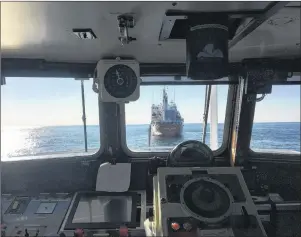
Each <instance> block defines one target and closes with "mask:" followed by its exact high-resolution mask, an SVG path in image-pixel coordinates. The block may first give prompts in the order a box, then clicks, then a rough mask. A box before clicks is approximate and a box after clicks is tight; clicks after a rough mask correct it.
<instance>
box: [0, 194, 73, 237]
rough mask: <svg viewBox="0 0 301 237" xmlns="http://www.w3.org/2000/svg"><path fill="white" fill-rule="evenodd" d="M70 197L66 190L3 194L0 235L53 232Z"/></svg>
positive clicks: (54, 233)
mask: <svg viewBox="0 0 301 237" xmlns="http://www.w3.org/2000/svg"><path fill="white" fill-rule="evenodd" d="M71 199H72V196H71V195H69V194H66V193H56V194H48V193H47V194H46V193H45V194H39V195H32V196H14V195H5V194H4V195H2V213H1V214H2V222H3V223H2V226H1V232H2V236H13V237H19V236H20V237H21V236H25V237H31V236H34V237H39V236H56V235H57V231H58V229H59V228H60V226H61V224H62V220H63V219H64V216H65V214H66V212H67V210H68V207H69V205H70V202H71Z"/></svg>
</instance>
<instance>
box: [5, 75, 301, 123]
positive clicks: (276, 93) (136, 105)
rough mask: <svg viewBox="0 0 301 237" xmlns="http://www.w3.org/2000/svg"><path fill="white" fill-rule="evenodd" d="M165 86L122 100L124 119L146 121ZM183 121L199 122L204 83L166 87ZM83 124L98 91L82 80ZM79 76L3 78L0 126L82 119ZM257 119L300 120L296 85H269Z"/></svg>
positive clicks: (222, 89)
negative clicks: (131, 101)
mask: <svg viewBox="0 0 301 237" xmlns="http://www.w3.org/2000/svg"><path fill="white" fill-rule="evenodd" d="M162 88H163V86H143V87H141V91H140V94H141V97H140V99H139V100H138V101H137V102H133V103H130V104H127V105H126V121H127V123H128V124H138V123H140V124H147V123H149V121H150V107H151V104H152V103H160V101H161V98H162ZM167 90H168V94H169V98H170V99H171V100H173V99H174V98H175V102H176V104H177V106H178V109H179V110H180V112H181V114H182V116H183V117H184V120H185V122H188V123H198V122H200V121H202V114H203V108H204V94H205V86H197V85H195V86H188V85H187V86H168V87H167ZM227 92H228V87H227V86H218V106H219V107H218V120H219V122H220V123H222V122H223V121H224V117H225V106H226V99H227ZM85 97H86V114H87V124H98V102H97V94H96V93H95V92H93V91H92V80H89V81H85ZM81 116H82V105H81V88H80V81H75V80H74V79H71V78H7V85H5V86H1V126H2V127H3V126H29V127H32V126H49V125H53V126H55V125H78V124H82V120H81ZM255 122H300V86H285V87H283V86H282V87H281V86H273V94H270V95H267V96H266V98H265V99H264V100H263V101H262V102H260V103H257V105H256V112H255Z"/></svg>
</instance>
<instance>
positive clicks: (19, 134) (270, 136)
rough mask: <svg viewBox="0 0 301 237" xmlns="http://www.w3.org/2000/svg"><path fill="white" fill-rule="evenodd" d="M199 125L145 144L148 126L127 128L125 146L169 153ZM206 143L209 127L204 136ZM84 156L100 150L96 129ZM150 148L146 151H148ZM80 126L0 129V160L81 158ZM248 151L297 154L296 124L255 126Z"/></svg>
mask: <svg viewBox="0 0 301 237" xmlns="http://www.w3.org/2000/svg"><path fill="white" fill-rule="evenodd" d="M223 127H224V125H223V124H218V142H219V146H220V145H221V144H222V136H223ZM201 137H202V125H201V124H185V125H184V129H183V136H182V137H180V138H155V137H152V138H151V140H150V142H149V140H148V138H149V136H148V125H127V126H126V143H127V146H128V148H129V149H130V150H133V151H149V150H158V148H159V149H160V150H166V151H169V150H171V149H172V147H174V146H175V145H177V144H178V143H179V142H181V141H184V140H201ZM206 138H207V139H206V143H207V144H209V143H210V126H208V130H207V134H206ZM87 140H88V153H89V154H93V153H95V152H97V151H98V149H99V147H100V134H99V126H97V125H90V126H87ZM149 145H150V147H149ZM84 149H85V146H84V133H83V126H81V125H78V126H52V127H38V128H25V127H23V128H22V127H3V128H1V159H2V160H9V159H12V158H17V157H18V158H22V157H30V156H35V157H37V158H38V157H39V156H44V155H56V154H57V156H61V153H64V154H66V155H68V154H73V153H78V154H79V153H80V154H85V153H84V152H85V150H84ZM251 149H254V150H256V149H269V150H270V149H277V150H279V149H281V150H290V151H297V152H300V123H298V122H297V123H255V124H254V125H253V133H252V141H251Z"/></svg>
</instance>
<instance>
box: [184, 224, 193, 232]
mask: <svg viewBox="0 0 301 237" xmlns="http://www.w3.org/2000/svg"><path fill="white" fill-rule="evenodd" d="M183 228H184V229H185V230H186V231H191V230H192V225H191V224H190V223H189V222H186V223H184V224H183Z"/></svg>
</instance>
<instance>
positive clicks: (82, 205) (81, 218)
mask: <svg viewBox="0 0 301 237" xmlns="http://www.w3.org/2000/svg"><path fill="white" fill-rule="evenodd" d="M132 202H133V200H132V197H131V196H89V197H85V196H82V197H81V198H80V200H79V202H78V206H77V208H76V211H75V214H74V216H73V219H72V223H87V224H88V223H124V222H131V218H132V204H133V203H132Z"/></svg>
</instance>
